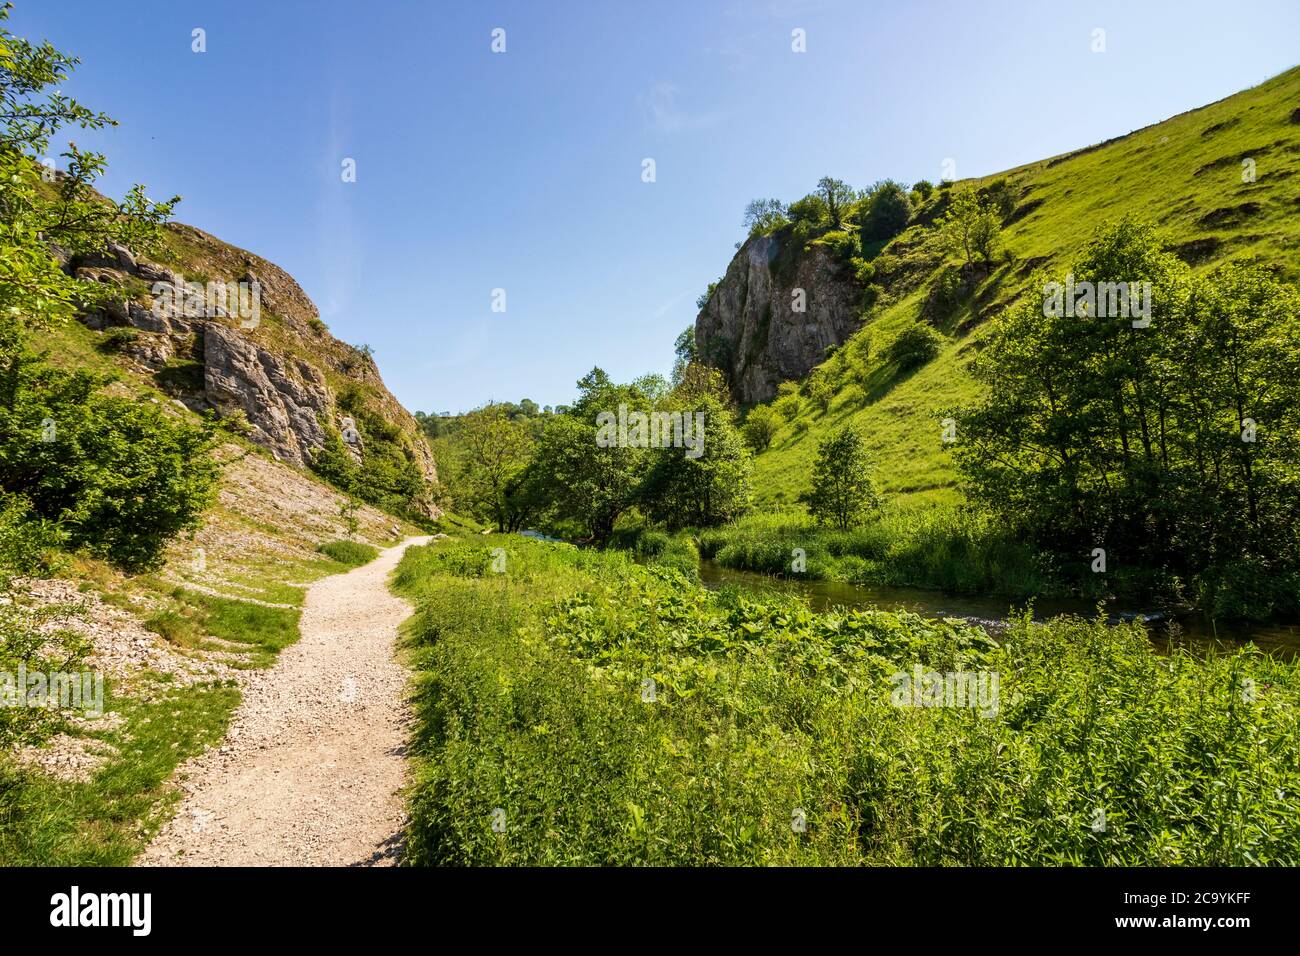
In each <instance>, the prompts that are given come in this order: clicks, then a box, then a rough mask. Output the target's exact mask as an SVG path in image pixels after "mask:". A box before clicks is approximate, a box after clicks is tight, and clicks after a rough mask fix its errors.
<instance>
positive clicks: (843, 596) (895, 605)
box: [700, 561, 1300, 658]
mask: <svg viewBox="0 0 1300 956" xmlns="http://www.w3.org/2000/svg"><path fill="white" fill-rule="evenodd" d="M700 580H701V582H702V583H703V584H704V586H705V587H708V588H712V589H714V590H716V589H718V588H720V587H723V586H724V585H735V586H738V587H741V588H745V589H747V590H752V591H760V590H768V589H773V588H775V589H777V590H783V591H793V592H795V593H798V594H802V595H803V596H804V597H806V598H807V599H808V604H809V606H811V607H812V609H813V610H814V611H824V610H827V609H828V608H831V607H836V606H838V607H851V608H856V607H877V608H880V609H881V610H885V611H913V612H915V613H917V614H920V615H923V616H925V617H931V618H934V617H956V618H963V619H965V620H968V621H970V622H971V623H974V624H979V625H981V626H983V627H985V628H987V629H990V630H998V629H1000V628H1001V627H1003V626H1005V621H1006V618H1007V615H1008V613H1010V612H1011V611H1013V610H1015V609H1016V606H1015V604H1014V602H1012V601H1008V600H1006V599H1005V598H990V597H967V596H963V595H953V594H944V593H943V592H941V591H929V590H925V589H923V588H906V587H888V586H884V585H876V584H866V585H864V584H845V583H843V582H841V581H810V580H794V579H783V578H774V577H769V576H767V575H765V574H756V573H754V572H752V571H736V570H733V569H731V568H724V567H723V566H722V565H720V564H717V563H716V562H713V561H701V562H700ZM1100 610H1101V612H1102V613H1103V614H1105V615H1106V616H1107V618H1108V619H1110V620H1113V621H1119V620H1132V619H1136V620H1142V621H1145V622H1146V624H1147V629H1148V631H1149V633H1150V635H1151V640H1152V642H1153V643H1155V644H1156V645H1157V647H1159V648H1160V649H1162V650H1168V649H1169V647H1170V646H1171V644H1172V643H1173V639H1172V637H1171V628H1173V629H1174V630H1175V631H1176V632H1177V634H1178V637H1177V641H1178V642H1181V643H1185V644H1187V645H1189V646H1191V647H1192V648H1193V649H1197V650H1200V651H1202V652H1204V651H1208V650H1209V649H1211V648H1219V649H1229V650H1230V649H1233V648H1237V647H1240V646H1242V645H1243V644H1245V643H1247V642H1251V641H1253V642H1254V643H1255V644H1256V645H1258V646H1259V647H1260V648H1261V649H1262V650H1265V651H1268V652H1269V653H1273V654H1277V655H1279V656H1282V657H1287V658H1294V657H1297V656H1300V626H1297V625H1293V624H1262V625H1242V624H1234V625H1231V626H1228V627H1225V626H1224V625H1221V624H1220V625H1217V626H1216V624H1215V622H1213V621H1211V620H1209V619H1207V618H1205V617H1203V616H1200V615H1188V616H1186V617H1180V618H1178V619H1176V620H1173V621H1171V620H1168V619H1166V618H1165V617H1164V616H1163V615H1159V614H1150V613H1146V612H1144V611H1143V610H1142V609H1140V608H1137V607H1132V606H1125V605H1122V604H1119V603H1117V602H1114V601H1110V602H1107V603H1105V604H1103V605H1102V606H1101V608H1100ZM1097 612H1098V606H1097V605H1096V604H1090V603H1088V602H1086V601H1080V600H1037V601H1035V602H1034V619H1035V620H1047V619H1049V618H1053V617H1057V616H1058V615H1061V614H1077V615H1081V616H1084V617H1096V615H1097Z"/></svg>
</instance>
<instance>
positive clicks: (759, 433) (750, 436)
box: [742, 405, 781, 451]
mask: <svg viewBox="0 0 1300 956" xmlns="http://www.w3.org/2000/svg"><path fill="white" fill-rule="evenodd" d="M780 429H781V417H780V416H779V415H778V414H777V412H776V409H774V408H773V407H772V406H771V405H755V406H754V407H753V408H751V409H750V410H749V414H748V415H746V416H745V424H744V427H743V428H742V433H743V434H744V436H745V440H746V441H747V442H749V447H750V448H752V449H754V451H766V450H767V448H768V447H769V446H770V445H771V444H772V439H773V438H775V437H776V433H777V432H778V431H779V430H780Z"/></svg>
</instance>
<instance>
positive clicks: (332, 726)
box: [137, 538, 429, 866]
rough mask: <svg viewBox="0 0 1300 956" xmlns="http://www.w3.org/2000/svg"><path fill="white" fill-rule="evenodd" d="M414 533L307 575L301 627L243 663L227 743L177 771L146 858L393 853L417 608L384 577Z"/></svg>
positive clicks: (335, 857)
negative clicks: (261, 656)
mask: <svg viewBox="0 0 1300 956" xmlns="http://www.w3.org/2000/svg"><path fill="white" fill-rule="evenodd" d="M428 540H429V539H428V538H410V539H407V540H406V541H404V542H403V543H402V544H400V545H398V546H396V547H393V548H389V549H388V550H386V551H383V552H381V553H380V555H379V557H378V558H376V559H375V560H374V561H372V562H371V563H370V564H367V565H365V566H364V567H360V568H356V569H354V570H352V571H350V572H348V573H347V574H341V575H336V576H334V577H329V578H324V579H322V580H320V581H318V582H316V583H315V584H313V585H312V586H311V588H310V589H309V590H308V592H307V600H306V604H305V606H304V608H303V614H302V623H301V627H300V630H301V632H302V637H301V639H300V640H299V641H298V642H297V643H296V644H294V645H293V646H291V647H289V648H287V649H285V650H284V651H282V652H281V653H280V658H279V660H278V661H277V662H276V664H275V666H274V667H272V668H270V669H268V670H265V671H252V672H244V674H243V675H241V678H240V680H241V685H242V690H243V701H242V703H241V704H240V706H239V709H238V710H237V711H236V713H235V717H234V720H233V722H232V724H231V727H230V731H229V733H228V735H227V738H226V741H225V743H224V744H223V745H222V746H220V747H218V748H215V749H213V750H210V751H208V752H207V753H205V754H202V755H201V756H199V757H197V758H195V759H194V760H193V761H190V762H189V763H188V764H186V765H185V766H184V767H183V768H182V769H181V772H180V774H179V775H178V779H179V785H180V787H181V789H182V791H183V792H184V797H183V798H182V801H181V803H180V805H179V807H178V809H177V813H176V816H175V817H174V818H173V819H172V820H171V821H170V822H169V823H167V824H166V825H165V826H164V827H163V829H162V830H161V831H160V832H159V834H158V836H157V837H156V838H155V839H154V841H153V843H152V844H151V845H150V846H149V847H148V849H146V850H145V852H144V853H143V854H142V855H141V857H140V859H139V860H138V861H137V863H138V864H140V865H145V866H176V865H191V866H241V865H253V866H285V865H307V866H346V865H392V864H394V863H395V862H397V856H398V854H399V852H400V839H401V833H402V829H403V824H404V813H403V804H402V799H401V796H400V793H399V791H400V789H401V787H402V785H403V783H404V782H405V769H406V762H405V758H404V751H405V747H406V742H407V739H408V733H409V710H408V707H407V700H406V696H407V676H408V675H407V672H406V671H405V670H404V669H403V668H402V667H401V665H399V664H398V663H397V661H396V659H395V657H394V650H395V642H396V636H397V626H398V625H399V624H400V623H401V622H402V621H403V620H404V619H405V618H406V617H407V616H408V615H409V614H410V607H409V605H407V604H406V602H404V601H402V600H401V599H400V598H398V597H396V596H395V595H393V594H392V593H391V592H390V591H389V590H388V576H389V574H390V573H391V572H392V570H393V568H394V567H395V566H396V565H397V562H398V561H399V560H400V558H401V556H402V553H403V552H404V551H405V550H406V548H407V547H408V546H410V545H412V544H423V543H425V542H426V541H428Z"/></svg>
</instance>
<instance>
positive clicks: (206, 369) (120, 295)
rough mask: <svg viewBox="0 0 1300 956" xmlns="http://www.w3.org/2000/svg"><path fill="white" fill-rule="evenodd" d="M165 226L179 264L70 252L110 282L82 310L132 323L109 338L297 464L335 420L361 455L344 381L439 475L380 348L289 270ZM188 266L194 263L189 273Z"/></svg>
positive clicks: (200, 406)
mask: <svg viewBox="0 0 1300 956" xmlns="http://www.w3.org/2000/svg"><path fill="white" fill-rule="evenodd" d="M168 230H169V233H170V238H171V240H172V242H171V248H172V250H173V251H174V252H177V251H178V253H179V254H178V255H177V256H176V259H178V260H182V261H184V262H185V263H186V265H185V266H184V267H182V266H181V265H179V264H174V265H173V266H171V267H169V266H165V265H160V264H157V263H153V262H147V261H145V260H143V259H140V258H137V257H136V256H135V255H133V254H132V252H131V251H130V250H128V249H125V248H123V247H120V246H113V247H111V248H109V249H107V250H105V251H104V252H102V253H98V254H95V255H93V256H77V257H66V258H65V259H64V260H63V264H64V268H65V269H66V270H67V271H68V272H69V273H71V274H72V275H75V276H76V277H77V278H79V279H84V280H87V281H91V282H97V283H100V284H102V285H104V286H106V287H107V288H108V292H107V294H106V295H105V296H103V298H102V301H100V302H98V303H96V304H95V306H94V307H93V308H88V309H87V311H86V312H85V314H83V315H82V316H81V321H82V322H83V323H84V324H86V325H88V326H90V327H91V328H93V329H98V330H104V331H107V330H110V329H116V328H129V329H133V330H134V332H133V333H130V334H129V335H125V336H118V337H117V338H116V339H115V340H114V342H113V344H114V347H115V348H116V349H117V350H119V351H120V352H121V353H122V354H123V355H124V356H125V357H126V358H128V359H129V360H130V361H131V363H132V364H133V366H134V367H135V368H136V370H137V371H139V372H141V373H144V374H151V375H152V376H153V377H154V379H155V381H157V383H158V384H159V385H161V386H162V387H163V388H165V389H166V390H167V391H168V392H170V393H171V394H172V395H173V396H174V397H176V398H177V400H179V401H180V402H181V403H182V404H184V405H185V406H187V407H189V408H190V409H192V410H194V411H205V410H209V409H211V410H214V411H215V412H216V413H217V414H218V415H219V416H221V417H223V418H230V417H232V416H242V417H243V418H244V419H246V420H247V423H248V429H247V434H248V437H249V439H250V440H251V441H253V442H255V443H257V444H259V445H261V446H263V447H264V448H267V449H268V450H270V451H271V452H272V453H273V454H274V455H275V457H276V458H277V459H280V460H282V461H284V462H287V463H289V464H293V465H296V466H298V467H306V466H308V465H309V464H310V463H311V461H312V456H313V453H314V452H315V451H316V450H317V449H319V448H321V447H322V446H323V445H325V444H326V442H327V440H328V436H327V429H328V428H331V427H332V428H334V429H336V430H337V431H338V432H339V433H340V434H341V435H342V437H343V440H344V445H345V447H346V448H347V450H348V451H349V452H350V453H351V454H352V456H353V457H354V458H355V459H356V460H357V461H358V463H360V464H362V465H363V466H364V463H365V444H364V442H363V440H362V435H360V434H359V433H358V432H357V430H356V429H355V428H354V427H353V424H352V423H353V419H352V418H351V416H350V414H349V413H347V412H345V411H343V410H342V409H341V408H339V401H340V400H341V398H340V396H342V394H343V393H344V392H348V393H349V394H348V396H347V398H346V400H343V401H344V404H346V405H348V407H349V408H355V407H357V403H361V404H362V405H364V406H365V408H366V409H367V410H368V412H369V413H370V414H372V415H377V416H378V418H380V419H382V420H383V421H385V422H387V423H389V424H390V425H393V426H396V428H397V430H398V432H399V433H400V434H401V435H402V436H404V437H402V438H401V439H400V441H401V444H402V447H403V449H404V453H405V454H406V455H407V457H408V459H409V460H411V461H413V462H414V464H415V466H416V467H417V468H418V470H419V472H420V473H421V474H422V475H423V476H424V478H425V479H426V480H427V481H428V482H430V483H431V484H432V483H433V482H436V481H437V468H436V465H435V463H434V459H433V453H432V451H431V450H430V448H429V445H428V442H427V441H426V439H425V437H424V434H423V432H422V430H421V429H420V425H419V423H418V422H417V421H416V420H415V418H414V416H412V415H411V413H410V412H408V411H407V410H406V409H405V408H403V407H402V405H401V404H400V403H399V402H398V401H397V399H396V398H394V397H393V396H392V394H391V393H389V391H388V389H387V388H386V387H385V386H384V383H383V380H382V379H381V378H380V376H379V369H378V368H377V367H376V366H375V362H374V359H373V358H372V357H371V356H370V355H369V354H368V353H366V352H364V351H362V350H359V349H357V348H354V347H353V346H351V345H348V344H347V343H345V342H340V341H339V340H338V339H336V338H334V337H333V336H332V335H330V334H329V331H328V329H327V328H326V327H325V324H324V323H323V322H321V320H320V315H319V313H318V312H317V310H316V307H315V305H313V304H312V301H311V299H309V298H308V297H307V295H306V293H304V292H303V291H302V289H301V288H300V287H299V285H298V283H297V282H295V281H294V280H293V278H292V277H291V276H290V275H289V274H288V273H287V272H285V271H284V270H283V269H281V268H280V267H279V266H276V265H275V264H274V263H271V262H268V261H267V260H265V259H262V258H260V257H258V256H255V255H253V254H252V253H249V252H246V251H244V250H242V249H237V248H235V247H234V246H230V245H227V244H226V243H223V242H221V241H220V240H219V239H216V238H214V237H212V236H210V235H208V234H207V233H205V232H202V231H200V230H198V229H194V228H193V227H191V226H184V225H180V224H174V225H171V226H168ZM169 261H172V260H169ZM191 270H192V271H193V272H194V273H195V275H193V276H191V275H185V274H182V272H183V271H184V272H189V271H191ZM200 273H201V274H202V275H203V276H205V277H221V281H223V282H224V283H225V287H226V291H225V292H224V294H223V293H222V291H221V290H214V288H213V287H212V286H210V285H207V284H206V283H205V284H203V285H200V284H199V282H198V281H197V275H198V274H200ZM240 283H244V286H245V287H246V289H251V288H252V287H253V286H254V285H255V286H256V288H257V290H258V302H259V303H260V307H259V309H258V310H257V313H256V315H254V316H250V315H248V314H246V312H245V311H244V310H243V309H242V308H241V307H240V305H241V303H240V300H239V299H238V298H237V296H238V293H237V292H236V291H235V290H236V289H237V288H238V287H239V284H240ZM232 294H233V295H235V296H236V298H234V299H232V298H230V296H231V295H232ZM336 393H337V394H336ZM412 507H415V508H416V509H417V510H420V511H423V512H425V513H426V514H428V515H429V516H430V517H437V516H438V514H440V511H439V510H438V508H437V506H436V505H435V504H434V503H433V495H432V494H428V495H425V496H422V497H421V498H420V500H418V501H414V502H412Z"/></svg>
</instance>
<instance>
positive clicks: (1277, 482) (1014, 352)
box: [956, 220, 1300, 616]
mask: <svg viewBox="0 0 1300 956" xmlns="http://www.w3.org/2000/svg"><path fill="white" fill-rule="evenodd" d="M1071 271H1072V273H1073V277H1074V282H1075V283H1076V286H1078V285H1080V284H1082V283H1084V282H1091V283H1103V282H1127V283H1130V286H1129V288H1130V289H1133V288H1135V287H1134V286H1133V285H1131V284H1133V283H1142V282H1149V283H1151V287H1150V294H1151V299H1150V302H1151V308H1150V325H1149V326H1147V327H1137V328H1135V327H1134V321H1133V319H1132V318H1131V317H1124V316H1122V315H1121V316H1113V315H1099V314H1097V313H1098V311H1101V310H1090V311H1086V312H1085V311H1084V310H1082V309H1080V310H1073V311H1076V313H1077V314H1074V315H1070V314H1067V313H1068V311H1070V310H1046V309H1044V296H1043V293H1042V291H1041V288H1040V287H1037V286H1035V285H1031V286H1030V288H1029V289H1028V290H1027V292H1026V294H1025V296H1024V299H1023V301H1022V302H1021V304H1020V305H1019V306H1018V307H1016V308H1014V309H1012V310H1010V311H1008V312H1007V313H1005V314H1004V315H1003V316H1002V317H1000V318H999V319H997V320H996V322H995V324H994V326H993V329H992V332H993V334H992V335H991V337H990V339H989V344H988V346H987V347H986V348H985V349H984V351H983V352H982V353H981V355H980V357H979V359H978V360H977V362H976V365H975V367H974V371H975V374H976V376H977V377H978V379H979V380H980V381H981V382H982V383H984V385H985V386H986V389H985V393H984V394H985V397H984V400H983V401H982V402H981V403H980V404H978V405H976V406H974V407H971V408H968V409H965V410H959V411H958V412H957V418H958V420H959V426H958V427H959V430H958V444H957V446H956V453H957V461H958V464H959V467H960V468H961V471H962V473H963V475H964V476H965V479H966V481H967V483H968V485H969V488H970V492H971V494H972V495H974V496H975V497H976V498H977V499H978V500H980V501H981V502H983V503H984V504H986V505H987V506H988V507H989V508H991V509H993V510H994V511H995V512H997V513H998V514H1000V515H1002V516H1003V517H1004V518H1005V520H1006V521H1007V522H1009V523H1010V524H1012V525H1013V526H1014V527H1016V528H1019V529H1021V530H1022V531H1023V532H1024V533H1025V534H1026V535H1029V536H1032V537H1033V538H1034V539H1036V540H1038V541H1039V542H1040V543H1042V544H1043V545H1044V546H1048V547H1051V548H1053V549H1056V550H1060V551H1062V552H1065V553H1067V554H1069V553H1072V554H1074V555H1075V556H1076V558H1077V560H1079V561H1080V562H1082V561H1084V560H1085V555H1088V554H1090V553H1091V550H1092V549H1093V548H1094V547H1101V548H1103V549H1105V550H1106V551H1107V553H1108V555H1109V558H1110V567H1111V569H1112V570H1113V569H1114V568H1116V567H1129V568H1136V567H1138V566H1140V565H1145V566H1147V567H1149V568H1154V569H1158V570H1163V571H1164V572H1166V573H1168V574H1174V575H1181V574H1187V573H1191V574H1193V575H1200V578H1199V580H1200V582H1201V585H1202V586H1203V587H1207V588H1211V589H1213V588H1214V587H1215V582H1216V581H1219V580H1222V579H1224V577H1225V576H1227V577H1235V579H1236V580H1237V581H1238V584H1241V583H1246V584H1248V585H1249V588H1248V590H1249V589H1253V590H1254V591H1255V592H1256V593H1255V594H1254V596H1253V597H1249V598H1243V599H1241V600H1243V601H1244V604H1243V606H1241V607H1236V608H1221V610H1225V611H1232V612H1235V613H1245V614H1248V615H1251V616H1263V615H1264V614H1267V613H1268V612H1269V611H1270V610H1271V609H1273V607H1274V606H1275V605H1277V604H1278V603H1279V602H1281V603H1284V604H1291V605H1294V603H1295V597H1294V588H1291V587H1290V586H1289V585H1288V584H1287V583H1286V582H1287V580H1288V578H1287V575H1288V574H1290V573H1291V571H1292V570H1293V569H1295V568H1297V567H1300V538H1298V537H1297V528H1298V527H1300V522H1298V521H1297V518H1300V474H1298V473H1297V471H1296V468H1295V462H1296V461H1297V460H1300V393H1297V391H1296V389H1295V387H1294V383H1295V382H1296V381H1297V376H1298V375H1300V319H1298V318H1297V316H1298V315H1300V296H1297V293H1296V290H1295V289H1293V288H1291V287H1288V286H1285V285H1283V284H1281V283H1279V282H1278V281H1277V280H1276V279H1275V278H1274V277H1273V276H1272V275H1271V274H1269V273H1268V272H1267V271H1265V270H1262V269H1259V268H1256V267H1250V266H1227V267H1224V268H1222V269H1220V270H1219V271H1217V272H1215V273H1213V274H1211V275H1206V276H1198V275H1195V274H1193V273H1192V272H1191V271H1190V270H1189V269H1188V268H1187V267H1186V266H1185V265H1184V264H1183V263H1182V262H1181V261H1180V260H1178V259H1177V258H1176V257H1174V256H1173V255H1171V254H1169V253H1167V252H1165V251H1164V250H1163V248H1162V246H1161V243H1160V241H1159V240H1158V238H1157V236H1156V234H1155V232H1154V230H1153V229H1152V228H1151V227H1150V226H1148V225H1145V224H1142V223H1139V222H1135V221H1132V220H1125V221H1123V222H1120V223H1118V224H1115V225H1112V226H1109V227H1106V228H1104V229H1103V230H1101V231H1100V232H1099V234H1098V235H1097V236H1096V237H1095V238H1094V239H1093V240H1092V242H1091V243H1090V245H1089V246H1088V247H1087V249H1086V251H1085V252H1084V254H1083V255H1082V257H1081V258H1080V259H1079V261H1077V262H1076V263H1075V264H1074V266H1073V269H1072V270H1071ZM1051 311H1060V312H1061V313H1062V314H1059V315H1053V314H1045V313H1047V312H1051ZM1246 569H1251V570H1246ZM1292 583H1294V582H1292ZM1237 591H1238V593H1239V594H1240V588H1237ZM1265 591H1268V592H1269V593H1263V592H1265ZM1280 591H1286V592H1287V595H1281V594H1280V593H1278V592H1280ZM1288 595H1289V596H1288Z"/></svg>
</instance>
